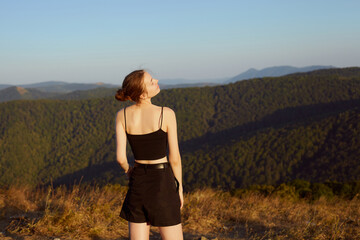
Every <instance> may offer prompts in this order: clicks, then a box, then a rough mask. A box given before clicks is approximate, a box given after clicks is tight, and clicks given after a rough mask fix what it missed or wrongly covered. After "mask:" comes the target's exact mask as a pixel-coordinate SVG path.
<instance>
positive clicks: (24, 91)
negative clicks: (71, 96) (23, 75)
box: [0, 86, 57, 102]
mask: <svg viewBox="0 0 360 240" xmlns="http://www.w3.org/2000/svg"><path fill="white" fill-rule="evenodd" d="M56 95H57V93H49V92H48V93H47V92H42V91H39V90H37V89H33V88H23V87H16V86H13V87H8V88H5V89H2V90H0V102H7V101H12V100H25V99H43V98H51V97H54V96H56Z"/></svg>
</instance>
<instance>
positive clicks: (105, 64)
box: [0, 0, 360, 85]
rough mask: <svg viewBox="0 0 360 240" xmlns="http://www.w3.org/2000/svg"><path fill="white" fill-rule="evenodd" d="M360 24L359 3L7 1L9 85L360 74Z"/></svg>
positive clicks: (2, 77)
mask: <svg viewBox="0 0 360 240" xmlns="http://www.w3.org/2000/svg"><path fill="white" fill-rule="evenodd" d="M359 23H360V1H358V0H343V1H339V0H311V1H310V0H304V1H290V0H272V1H269V0H252V1H247V0H223V1H219V0H216V1H215V0H191V1H190V0H182V1H175V0H166V1H165V0H163V1H160V0H152V1H149V0H142V1H138V0H133V1H123V0H0V84H12V85H16V84H27V83H35V82H43V81H64V82H78V83H95V82H105V83H112V84H119V85H120V84H121V82H122V80H123V79H124V77H125V76H126V75H127V74H128V73H130V72H131V71H133V70H135V69H139V68H143V69H146V70H148V71H149V72H150V73H151V74H152V75H153V77H155V78H157V79H159V80H160V83H161V80H162V79H164V80H167V81H170V82H171V81H174V82H175V79H191V80H194V81H211V80H215V79H221V78H230V77H233V76H235V75H238V74H240V73H242V72H244V71H246V70H247V69H249V68H255V69H262V68H266V67H272V66H281V65H291V66H294V67H304V66H310V65H332V66H335V67H350V66H360V44H359V43H360V27H359ZM177 81H178V80H177Z"/></svg>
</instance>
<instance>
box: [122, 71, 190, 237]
mask: <svg viewBox="0 0 360 240" xmlns="http://www.w3.org/2000/svg"><path fill="white" fill-rule="evenodd" d="M159 92H160V88H159V85H158V80H156V79H154V78H152V77H151V75H150V74H149V73H147V72H146V71H144V70H136V71H134V72H132V73H130V74H129V75H127V76H126V77H125V79H124V82H123V84H122V88H121V89H119V90H118V91H117V93H116V95H115V98H116V99H117V100H119V101H127V100H130V101H133V102H135V104H133V105H131V106H129V107H126V108H123V109H121V110H120V111H119V112H118V113H117V114H116V157H117V161H118V162H119V164H120V166H121V167H122V168H123V169H124V171H125V173H126V174H127V176H128V178H129V190H128V193H127V194H126V198H125V201H124V204H123V207H122V209H121V213H120V216H121V217H122V218H124V219H126V220H127V221H129V235H130V239H132V240H134V239H136V240H137V239H149V231H150V225H152V226H158V227H159V231H160V234H161V237H162V239H171V240H173V239H183V234H182V226H181V219H180V209H181V208H182V206H183V186H182V170H181V158H180V153H179V146H178V140H177V126H176V117H175V113H174V112H173V111H172V110H171V109H170V108H167V107H159V106H155V105H153V104H152V103H151V98H152V97H155V96H156V95H157V94H158V93H159ZM127 139H128V141H129V143H130V146H131V148H132V151H133V153H134V158H135V164H134V167H133V168H132V167H130V166H129V163H128V160H127V157H126V140H127ZM167 146H168V149H169V159H168V158H167Z"/></svg>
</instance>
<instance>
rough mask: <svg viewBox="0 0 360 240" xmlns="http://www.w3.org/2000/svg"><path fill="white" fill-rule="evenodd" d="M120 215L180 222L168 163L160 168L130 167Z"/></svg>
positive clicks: (175, 185)
mask: <svg viewBox="0 0 360 240" xmlns="http://www.w3.org/2000/svg"><path fill="white" fill-rule="evenodd" d="M120 217H122V218H124V219H126V220H127V221H130V222H134V223H144V222H147V223H149V224H150V225H152V226H172V225H177V224H179V223H181V218H180V197H179V192H178V182H177V180H176V178H175V177H174V174H173V172H172V170H171V167H170V165H169V164H167V167H166V168H163V169H147V168H142V167H135V168H134V169H133V171H132V173H131V176H130V179H129V190H128V192H127V194H126V197H125V200H124V203H123V206H122V209H121V212H120Z"/></svg>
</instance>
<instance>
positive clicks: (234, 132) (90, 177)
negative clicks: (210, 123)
mask: <svg viewBox="0 0 360 240" xmlns="http://www.w3.org/2000/svg"><path fill="white" fill-rule="evenodd" d="M359 106H360V99H354V100H348V101H338V102H331V103H321V104H314V105H308V106H300V107H290V108H285V109H282V110H278V111H275V112H274V113H272V114H270V115H267V116H265V117H263V118H262V119H260V120H258V121H255V122H249V123H245V124H242V125H240V126H236V127H233V128H230V129H226V130H223V131H220V132H216V133H207V134H205V135H203V136H201V137H199V138H195V139H192V140H189V141H185V142H181V143H180V149H181V152H182V154H184V153H189V152H193V151H195V150H197V149H201V148H202V147H203V146H204V145H206V146H209V147H212V146H216V145H222V144H228V143H231V142H232V141H237V140H238V139H239V138H244V137H245V138H246V137H251V136H253V135H254V134H255V133H256V131H259V130H261V129H266V128H269V127H271V128H274V129H277V128H281V127H284V126H289V125H292V124H303V123H304V122H305V123H311V122H313V121H319V120H321V119H324V118H326V117H329V116H331V115H336V114H338V113H341V112H344V111H346V110H350V109H354V108H356V107H359ZM133 161H134V160H133V159H130V164H132V163H133ZM79 182H81V183H90V184H96V185H106V184H107V183H119V184H121V185H127V180H126V177H125V174H124V173H123V171H122V169H121V168H120V166H119V164H118V163H117V162H116V161H115V160H114V161H113V162H105V163H102V164H98V165H92V166H89V167H86V168H84V169H81V170H79V171H76V172H74V173H71V174H67V175H64V176H62V177H60V178H57V179H55V180H54V181H53V183H52V184H53V185H54V186H55V187H56V186H59V185H64V184H65V185H68V186H70V185H73V184H75V183H79ZM48 184H50V183H48Z"/></svg>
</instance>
